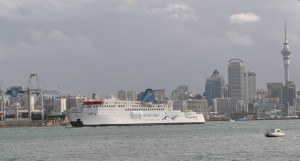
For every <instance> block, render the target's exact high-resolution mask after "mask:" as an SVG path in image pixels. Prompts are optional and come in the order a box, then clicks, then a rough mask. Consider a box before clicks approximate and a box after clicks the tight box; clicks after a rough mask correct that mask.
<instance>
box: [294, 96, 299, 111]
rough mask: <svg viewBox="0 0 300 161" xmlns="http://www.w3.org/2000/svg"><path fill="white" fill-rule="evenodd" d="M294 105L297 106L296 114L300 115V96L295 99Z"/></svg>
mask: <svg viewBox="0 0 300 161" xmlns="http://www.w3.org/2000/svg"><path fill="white" fill-rule="evenodd" d="M293 106H294V108H295V113H296V115H298V116H300V97H297V98H294V99H293Z"/></svg>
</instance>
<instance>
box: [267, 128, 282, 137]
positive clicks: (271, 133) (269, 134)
mask: <svg viewBox="0 0 300 161" xmlns="http://www.w3.org/2000/svg"><path fill="white" fill-rule="evenodd" d="M284 135H285V132H283V131H282V130H280V129H269V130H268V131H267V132H266V134H265V136H266V137H281V136H284Z"/></svg>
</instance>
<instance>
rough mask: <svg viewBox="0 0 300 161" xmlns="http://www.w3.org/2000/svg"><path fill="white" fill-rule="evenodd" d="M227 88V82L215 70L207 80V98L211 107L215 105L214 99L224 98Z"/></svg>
mask: <svg viewBox="0 0 300 161" xmlns="http://www.w3.org/2000/svg"><path fill="white" fill-rule="evenodd" d="M224 88H225V80H224V78H223V76H222V75H221V74H220V73H219V71H218V70H214V72H213V73H212V75H211V76H210V77H209V78H207V79H206V84H205V97H206V100H207V103H208V105H209V106H212V105H213V101H212V100H213V99H214V98H222V97H223V94H224V93H223V90H224Z"/></svg>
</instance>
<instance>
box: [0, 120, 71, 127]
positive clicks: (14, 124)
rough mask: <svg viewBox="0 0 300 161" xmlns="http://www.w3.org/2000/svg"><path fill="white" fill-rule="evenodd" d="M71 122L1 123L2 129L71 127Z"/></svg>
mask: <svg viewBox="0 0 300 161" xmlns="http://www.w3.org/2000/svg"><path fill="white" fill-rule="evenodd" d="M69 125H70V123H69V122H60V123H56V122H53V121H47V122H43V121H32V122H29V121H28V120H10V121H0V128H1V127H41V126H69Z"/></svg>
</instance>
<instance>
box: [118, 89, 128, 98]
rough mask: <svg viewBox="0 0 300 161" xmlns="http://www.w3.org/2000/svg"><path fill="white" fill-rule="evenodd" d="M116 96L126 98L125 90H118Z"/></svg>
mask: <svg viewBox="0 0 300 161" xmlns="http://www.w3.org/2000/svg"><path fill="white" fill-rule="evenodd" d="M118 98H119V100H126V92H125V91H123V90H119V91H118Z"/></svg>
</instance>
